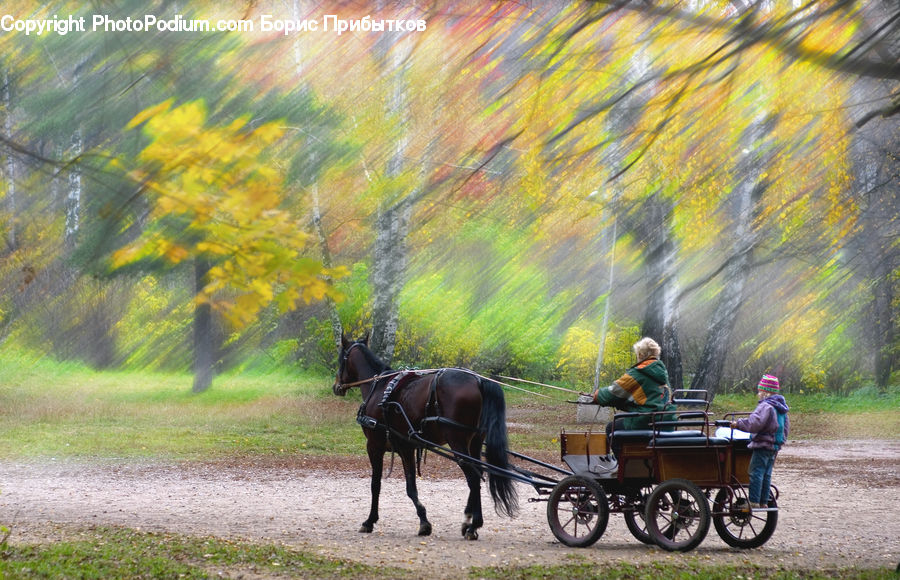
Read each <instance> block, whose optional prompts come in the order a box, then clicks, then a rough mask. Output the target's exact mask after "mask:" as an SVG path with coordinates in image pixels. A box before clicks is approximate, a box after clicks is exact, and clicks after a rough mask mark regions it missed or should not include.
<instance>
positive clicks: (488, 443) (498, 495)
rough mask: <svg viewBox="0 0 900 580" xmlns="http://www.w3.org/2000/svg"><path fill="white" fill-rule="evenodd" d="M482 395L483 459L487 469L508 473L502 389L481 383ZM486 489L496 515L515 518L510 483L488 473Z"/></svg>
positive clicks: (516, 506) (514, 496)
mask: <svg viewBox="0 0 900 580" xmlns="http://www.w3.org/2000/svg"><path fill="white" fill-rule="evenodd" d="M481 393H482V399H483V401H484V402H483V404H482V408H481V429H482V431H484V434H485V437H484V443H485V450H484V455H485V458H486V459H487V462H488V463H489V464H490V465H493V466H495V467H499V468H500V469H507V470H508V469H511V466H510V464H509V455H508V453H507V452H508V451H509V440H508V439H507V437H506V401H505V400H504V398H503V389H502V388H501V387H500V385H499V384H497V383H495V382H494V381H490V380H487V379H481ZM488 486H489V487H490V490H491V498H493V500H494V509H495V510H496V511H497V513H499V514H503V515H507V516H509V517H514V516H515V515H516V511H517V510H518V509H519V497H518V495H517V494H516V488H515V486H514V485H513V480H512V479H510V478H508V477H505V476H503V475H498V474H494V473H489V475H488Z"/></svg>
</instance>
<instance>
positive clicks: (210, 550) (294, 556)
mask: <svg viewBox="0 0 900 580" xmlns="http://www.w3.org/2000/svg"><path fill="white" fill-rule="evenodd" d="M65 536H66V537H64V538H62V539H58V540H56V541H52V542H45V543H41V544H23V545H19V544H15V543H0V578H23V579H30V578H79V579H82V580H90V579H98V580H100V579H104V580H105V579H111V580H114V579H119V578H123V579H124V578H128V579H151V578H186V579H201V578H202V579H205V578H223V577H224V578H240V577H250V578H323V579H334V578H382V579H385V580H389V579H407V578H416V577H418V576H417V574H416V573H414V572H412V571H409V570H404V569H401V568H390V567H373V566H367V565H364V564H357V563H354V562H350V561H346V560H340V559H333V558H324V557H321V556H316V555H314V554H310V553H308V552H305V551H303V550H298V549H293V548H288V547H284V546H279V545H273V544H260V543H251V542H245V541H230V540H225V539H220V538H202V537H193V536H184V535H180V534H173V533H157V532H144V531H139V530H134V529H129V528H118V527H108V526H99V527H91V528H85V529H81V530H80V531H77V530H76V531H69V532H67V533H66V534H65ZM572 559H573V560H580V558H579V557H573V558H572ZM468 577H469V578H487V579H490V578H497V579H502V580H537V579H541V580H545V579H546V580H549V579H556V578H568V579H570V580H580V579H589V578H604V579H612V580H617V579H622V580H624V579H628V580H641V579H646V580H685V579H689V578H704V579H708V580H734V579H741V580H750V579H754V580H757V579H758V580H787V579H794V578H803V579H809V580H817V579H823V580H824V579H832V578H841V579H852V580H888V579H891V580H893V579H896V577H897V576H896V573H895V572H894V571H893V570H892V569H888V568H877V569H857V568H828V569H821V570H796V569H788V568H769V567H763V566H757V565H751V564H740V565H732V564H723V565H710V564H707V563H702V562H700V561H699V560H698V559H697V558H692V557H688V556H685V557H682V558H679V559H678V561H676V562H653V563H648V564H631V563H627V562H610V563H608V564H604V565H603V566H602V567H601V566H599V565H598V564H597V563H596V562H583V561H580V562H573V563H568V564H563V565H555V566H527V567H508V566H504V567H483V568H471V569H470V570H468Z"/></svg>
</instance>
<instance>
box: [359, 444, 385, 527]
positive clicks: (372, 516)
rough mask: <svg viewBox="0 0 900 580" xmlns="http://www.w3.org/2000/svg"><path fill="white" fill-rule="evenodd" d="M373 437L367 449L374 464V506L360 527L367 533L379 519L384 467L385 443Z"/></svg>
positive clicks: (372, 486) (372, 484)
mask: <svg viewBox="0 0 900 580" xmlns="http://www.w3.org/2000/svg"><path fill="white" fill-rule="evenodd" d="M376 436H377V435H376ZM373 439H374V438H373ZM373 439H369V442H368V444H367V445H366V450H367V451H368V453H369V463H371V464H372V480H371V482H370V488H371V491H372V506H371V508H369V517H368V518H367V519H366V521H364V522H363V523H362V526H360V528H359V531H360V532H361V533H365V534H369V533H371V532H372V529H373V528H374V527H375V522H377V521H378V498H379V496H380V495H381V472H382V469H383V468H384V452H385V448H384V444H381V445H378V444H375V443H373Z"/></svg>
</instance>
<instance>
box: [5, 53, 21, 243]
mask: <svg viewBox="0 0 900 580" xmlns="http://www.w3.org/2000/svg"><path fill="white" fill-rule="evenodd" d="M11 82H12V80H11V79H10V77H9V69H7V68H5V67H4V68H3V93H2V95H3V97H2V98H3V132H4V135H5V136H6V138H7V139H11V138H12V135H13V106H12V87H11V86H10V83H11ZM4 169H5V173H6V211H7V213H8V214H9V222H8V223H7V231H6V249H7V251H9V252H14V251H15V250H16V249H17V248H18V244H19V239H18V231H17V230H18V225H17V213H18V208H17V207H16V160H15V158H14V157H13V153H12V151H11V150H10V149H9V148H7V150H6V160H5V164H4Z"/></svg>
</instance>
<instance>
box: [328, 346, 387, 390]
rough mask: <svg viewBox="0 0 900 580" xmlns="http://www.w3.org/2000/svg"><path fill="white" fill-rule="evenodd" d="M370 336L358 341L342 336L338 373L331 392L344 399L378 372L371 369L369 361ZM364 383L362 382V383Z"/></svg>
mask: <svg viewBox="0 0 900 580" xmlns="http://www.w3.org/2000/svg"><path fill="white" fill-rule="evenodd" d="M368 343H369V336H368V334H367V335H366V336H365V337H363V338H360V339H358V340H355V341H353V340H350V339H349V338H347V336H346V335H341V348H340V350H339V351H338V371H337V376H336V377H335V380H334V384H333V385H332V386H331V391H332V392H333V393H334V394H335V395H337V396H339V397H343V396H344V395H346V394H347V391H348V390H350V388H351V387H354V386H358V385H360V384H362V382H364V381H366V380H367V379H369V378H371V377H373V376H374V375H375V374H377V372H378V371H376V370H373V369H372V368H371V364H369V363H368V362H367V361H368V359H369V358H370V357H369V356H366V355H367V352H368ZM361 381H362V382H361Z"/></svg>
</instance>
